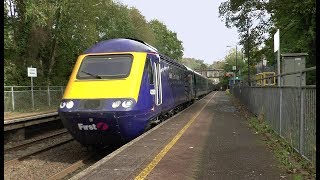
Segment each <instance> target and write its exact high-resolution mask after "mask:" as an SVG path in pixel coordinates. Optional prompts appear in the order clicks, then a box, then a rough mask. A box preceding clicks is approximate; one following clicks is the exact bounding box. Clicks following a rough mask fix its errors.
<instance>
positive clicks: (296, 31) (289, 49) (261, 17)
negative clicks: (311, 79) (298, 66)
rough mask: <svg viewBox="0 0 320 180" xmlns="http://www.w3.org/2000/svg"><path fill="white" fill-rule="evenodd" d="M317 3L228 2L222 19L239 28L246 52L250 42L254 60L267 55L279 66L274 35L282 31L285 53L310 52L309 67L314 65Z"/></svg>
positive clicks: (284, 0) (291, 0)
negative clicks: (274, 46)
mask: <svg viewBox="0 0 320 180" xmlns="http://www.w3.org/2000/svg"><path fill="white" fill-rule="evenodd" d="M315 2H316V1H315V0H307V1H296V0H282V1H276V0H271V1H266V0H253V1H252V0H228V1H226V2H223V3H221V5H220V7H219V14H220V15H219V16H220V17H222V18H223V20H224V21H225V23H226V26H227V27H232V26H235V27H236V28H237V30H238V32H239V37H240V44H242V45H244V47H245V49H246V52H247V50H248V46H247V45H246V43H248V39H249V50H250V57H251V55H252V58H253V59H254V60H259V59H260V58H261V57H262V56H263V55H265V56H266V57H267V59H268V60H269V62H271V63H273V64H275V63H276V62H275V58H274V54H273V35H274V33H275V32H276V30H277V29H280V39H281V40H280V42H281V52H286V53H299V52H307V53H308V54H309V58H308V59H307V66H314V65H315V61H316V58H315V47H316V46H315V24H316V23H315V20H316V19H315V17H316V16H315V12H316V6H315ZM254 24H255V25H254ZM248 29H249V34H250V36H249V38H248ZM252 48H253V50H252ZM252 58H250V59H252Z"/></svg>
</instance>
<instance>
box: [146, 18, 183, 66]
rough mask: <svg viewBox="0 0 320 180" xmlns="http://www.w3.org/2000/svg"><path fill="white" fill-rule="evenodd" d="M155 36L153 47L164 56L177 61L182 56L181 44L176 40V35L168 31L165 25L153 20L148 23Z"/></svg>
mask: <svg viewBox="0 0 320 180" xmlns="http://www.w3.org/2000/svg"><path fill="white" fill-rule="evenodd" d="M149 24H150V26H151V28H152V30H153V32H154V33H155V34H156V43H155V47H156V48H157V49H158V50H159V51H160V52H161V53H163V54H165V55H166V56H169V57H171V58H173V59H175V60H179V59H181V58H182V56H183V46H182V42H181V41H180V40H179V39H178V38H177V33H175V32H172V31H171V30H169V29H168V28H167V27H166V25H165V24H163V23H162V22H160V21H158V20H156V19H154V20H151V21H150V22H149Z"/></svg>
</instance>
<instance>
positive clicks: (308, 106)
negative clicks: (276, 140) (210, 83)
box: [230, 67, 316, 164]
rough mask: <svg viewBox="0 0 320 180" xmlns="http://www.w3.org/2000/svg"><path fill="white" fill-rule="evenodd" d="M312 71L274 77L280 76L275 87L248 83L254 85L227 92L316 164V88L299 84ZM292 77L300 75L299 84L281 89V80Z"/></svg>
mask: <svg viewBox="0 0 320 180" xmlns="http://www.w3.org/2000/svg"><path fill="white" fill-rule="evenodd" d="M314 70H316V67H312V68H307V69H305V70H302V71H297V72H290V73H283V74H280V75H275V76H280V84H279V85H276V86H255V82H254V81H255V80H253V81H251V82H252V83H251V84H253V86H248V85H244V84H236V85H235V86H233V87H230V92H231V93H232V94H234V96H235V97H236V98H238V99H239V100H240V101H241V102H242V103H243V104H245V105H246V106H247V108H248V109H249V110H250V111H251V112H253V113H254V114H256V115H264V117H265V119H266V121H267V122H268V123H269V124H270V125H271V127H272V128H273V130H274V131H275V132H276V133H278V134H279V135H280V136H281V137H282V138H284V139H285V140H286V141H287V142H289V143H290V144H291V146H292V147H293V148H294V149H295V150H296V151H297V152H299V153H300V154H301V155H302V156H303V157H305V158H306V159H307V160H309V161H310V162H312V163H314V164H315V163H316V85H303V84H302V82H303V81H304V82H305V77H306V76H305V73H307V72H310V71H314ZM292 74H300V78H298V79H297V81H298V82H299V85H298V86H284V85H283V77H284V76H287V75H292ZM267 78H272V77H267ZM267 78H261V79H267ZM261 79H257V80H261Z"/></svg>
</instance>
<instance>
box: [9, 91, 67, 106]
mask: <svg viewBox="0 0 320 180" xmlns="http://www.w3.org/2000/svg"><path fill="white" fill-rule="evenodd" d="M64 89H65V87H64V86H34V87H33V88H31V86H4V112H30V111H31V112H32V111H37V110H45V109H53V108H56V109H58V107H59V103H60V100H61V98H62V96H63V92H64Z"/></svg>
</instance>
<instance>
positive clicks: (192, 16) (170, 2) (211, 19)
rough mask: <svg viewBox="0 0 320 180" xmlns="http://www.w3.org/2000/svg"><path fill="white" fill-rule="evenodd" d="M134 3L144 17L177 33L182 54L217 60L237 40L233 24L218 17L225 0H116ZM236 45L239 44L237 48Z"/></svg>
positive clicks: (210, 61) (207, 61)
mask: <svg viewBox="0 0 320 180" xmlns="http://www.w3.org/2000/svg"><path fill="white" fill-rule="evenodd" d="M118 1H119V2H122V3H123V4H125V5H128V6H134V7H136V8H137V9H139V11H140V12H141V14H142V15H144V16H145V17H146V19H147V21H150V20H151V19H158V20H160V21H162V22H163V23H164V24H166V26H167V27H168V28H169V29H170V30H172V31H175V32H176V33H177V36H178V39H179V40H181V41H182V42H183V47H184V55H183V57H190V58H196V59H201V60H204V61H205V63H207V64H212V62H213V61H218V60H221V59H223V58H224V57H225V55H226V54H227V52H228V51H229V50H230V48H228V47H226V46H228V45H230V46H235V45H236V43H237V42H238V34H237V31H236V29H235V28H233V29H228V28H227V27H225V25H224V22H222V21H221V20H220V18H219V17H218V16H219V9H218V7H219V5H220V3H221V2H224V1H226V0H211V1H201V3H200V1H189V0H188V1H183V0H118ZM238 49H240V48H238Z"/></svg>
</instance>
